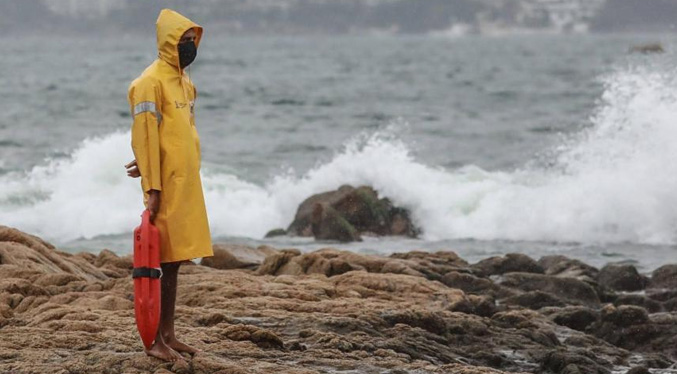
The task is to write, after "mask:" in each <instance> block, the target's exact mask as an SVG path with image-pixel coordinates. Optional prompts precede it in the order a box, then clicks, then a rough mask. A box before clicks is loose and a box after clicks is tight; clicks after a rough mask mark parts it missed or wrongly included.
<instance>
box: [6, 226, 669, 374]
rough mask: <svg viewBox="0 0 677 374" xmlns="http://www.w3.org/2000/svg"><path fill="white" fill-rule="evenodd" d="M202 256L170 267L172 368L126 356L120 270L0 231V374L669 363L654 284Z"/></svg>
mask: <svg viewBox="0 0 677 374" xmlns="http://www.w3.org/2000/svg"><path fill="white" fill-rule="evenodd" d="M215 249H218V251H216V252H217V256H215V258H213V259H211V260H210V261H205V265H209V266H203V265H192V266H188V265H186V266H182V268H181V275H180V278H179V291H178V300H177V318H176V329H177V333H178V336H179V337H180V338H181V339H183V340H184V341H185V342H186V343H189V344H191V345H194V346H195V347H197V348H199V349H200V350H201V352H200V353H198V354H196V355H195V356H193V357H190V356H187V355H186V356H185V362H181V363H174V364H172V363H164V362H161V361H160V360H157V359H155V358H151V357H148V356H146V355H145V354H144V353H143V351H142V345H141V342H140V339H139V338H138V336H137V333H136V327H135V323H134V303H133V285H132V280H131V276H130V275H131V259H130V258H129V257H119V256H117V255H115V254H114V253H112V252H110V251H101V252H100V253H99V254H98V255H94V254H88V253H81V254H77V255H73V254H68V253H64V252H60V251H58V250H57V249H55V248H54V247H53V246H51V245H50V244H49V243H45V242H44V241H42V240H40V239H39V238H36V237H33V236H30V235H28V234H25V233H22V232H20V231H17V230H12V229H9V228H6V227H2V226H0V373H17V374H23V373H46V372H50V373H51V372H53V373H60V374H61V373H63V374H65V373H73V374H76V373H110V374H117V373H209V374H215V373H219V374H224V373H301V374H304V373H308V374H310V373H379V374H380V373H388V374H402V373H412V374H414V373H416V374H427V373H460V374H500V373H543V374H551V373H557V374H559V373H568V374H572V373H573V374H575V373H585V374H587V373H624V372H627V371H629V370H634V372H640V373H641V372H646V370H651V372H654V373H656V372H658V373H667V372H669V371H656V370H658V369H660V370H663V369H665V368H667V367H669V366H671V365H674V364H675V360H676V359H677V357H676V356H675V350H674V347H675V346H677V338H676V337H677V313H673V312H670V311H668V308H667V307H666V305H668V304H670V303H671V302H672V300H673V299H674V298H675V297H677V293H675V292H674V291H673V290H672V289H671V288H670V287H669V285H670V284H669V283H666V282H669V280H666V279H665V278H666V277H665V276H664V275H663V273H661V272H655V273H654V278H656V279H650V280H649V282H648V284H650V285H659V287H656V288H653V289H651V290H652V291H651V292H647V293H646V295H644V294H628V293H625V292H623V291H617V290H616V289H615V288H613V289H612V288H611V287H609V286H608V284H607V285H606V286H601V285H600V283H602V281H601V279H600V278H601V277H600V276H599V275H600V274H603V273H604V271H602V272H600V271H599V270H598V269H595V268H592V267H590V266H588V265H585V264H583V263H581V262H580V261H576V260H571V259H567V258H562V257H561V256H555V257H552V256H551V257H550V258H545V259H541V260H539V261H535V260H534V259H530V258H528V257H526V256H523V255H508V256H504V257H501V258H494V259H490V260H489V261H484V262H480V263H478V264H472V265H471V264H468V263H467V262H466V261H464V260H463V259H461V258H459V257H458V256H457V255H456V254H455V253H453V252H450V251H441V252H436V253H428V252H409V253H399V254H393V255H391V256H389V257H379V256H367V255H361V254H357V253H351V252H345V251H339V250H335V249H323V250H319V251H315V252H311V253H301V252H300V251H298V250H293V249H288V250H276V249H274V248H270V247H262V248H249V247H241V246H233V245H225V244H224V245H217V246H216V247H215ZM605 271H607V272H608V271H610V270H609V269H606V270H605ZM624 274H628V272H625V271H623V272H621V271H619V274H618V275H619V278H621V279H623V278H624V277H625V275H624ZM656 275H657V276H656ZM611 278H612V279H615V277H614V276H613V274H612V276H611ZM621 288H625V287H621ZM671 292H672V293H671ZM635 296H637V297H635ZM638 297H639V298H638ZM607 299H608V300H612V301H609V302H607V301H605V300H607ZM642 370H645V371H642ZM665 370H670V369H665Z"/></svg>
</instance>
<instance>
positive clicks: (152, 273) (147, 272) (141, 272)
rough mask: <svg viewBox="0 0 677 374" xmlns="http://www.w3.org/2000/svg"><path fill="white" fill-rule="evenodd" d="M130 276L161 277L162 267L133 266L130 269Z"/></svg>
mask: <svg viewBox="0 0 677 374" xmlns="http://www.w3.org/2000/svg"><path fill="white" fill-rule="evenodd" d="M132 278H134V279H136V278H155V279H158V278H162V269H158V268H147V267H141V268H134V270H133V271H132Z"/></svg>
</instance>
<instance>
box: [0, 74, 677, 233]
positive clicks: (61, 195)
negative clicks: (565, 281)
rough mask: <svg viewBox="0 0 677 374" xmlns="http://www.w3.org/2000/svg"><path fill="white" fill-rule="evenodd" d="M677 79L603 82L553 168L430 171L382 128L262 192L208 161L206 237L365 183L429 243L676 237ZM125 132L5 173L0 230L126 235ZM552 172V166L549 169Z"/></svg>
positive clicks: (133, 195)
mask: <svg viewBox="0 0 677 374" xmlns="http://www.w3.org/2000/svg"><path fill="white" fill-rule="evenodd" d="M676 77H677V74H674V73H665V72H663V73H661V72H656V71H652V70H651V69H638V68H634V69H626V70H624V71H619V72H616V73H615V74H611V75H610V76H609V77H608V78H607V79H606V89H605V92H604V95H603V97H602V98H601V99H600V103H599V106H598V109H597V111H596V113H595V114H594V115H593V116H592V117H591V120H590V123H589V124H587V127H586V128H585V129H584V130H582V131H581V132H580V133H578V134H576V136H574V137H573V138H569V139H565V140H563V141H562V142H561V144H560V145H559V146H558V147H556V148H555V149H552V150H551V151H550V152H549V156H548V157H547V162H545V163H544V162H539V163H536V162H534V163H532V164H529V165H525V166H524V167H523V168H521V169H519V170H512V171H504V172H495V171H492V172H489V171H485V170H482V169H480V168H478V167H474V166H472V165H469V166H466V167H463V168H460V169H455V170H446V169H443V168H440V167H434V166H429V165H425V164H423V163H421V162H419V161H417V159H416V158H415V157H414V155H413V154H412V152H411V151H410V149H409V147H408V146H407V144H405V143H404V142H402V141H401V140H399V139H398V138H397V137H396V136H393V135H392V134H390V133H389V132H387V131H385V132H377V133H373V134H370V135H366V136H358V137H356V138H354V139H352V140H351V141H349V142H348V143H347V144H346V145H345V146H344V147H343V149H341V150H340V151H338V152H337V153H336V155H335V156H334V157H333V159H331V161H329V162H327V163H325V164H322V165H318V166H317V167H315V168H313V169H311V170H309V171H307V172H305V173H304V174H302V175H295V174H294V173H293V172H289V173H285V174H283V175H279V176H277V177H274V178H272V179H271V180H270V181H269V182H268V183H266V184H265V185H257V184H253V183H249V182H247V181H245V180H242V179H239V178H238V177H236V176H234V175H232V174H229V173H225V172H221V171H218V169H216V168H214V167H213V166H212V167H210V165H209V164H208V163H205V164H204V165H203V185H204V189H205V197H206V200H207V209H208V212H209V220H210V224H211V228H212V234H213V235H214V236H243V237H251V238H260V237H262V236H263V235H264V234H265V233H266V232H267V231H268V230H270V229H272V228H276V227H285V226H287V225H288V224H289V223H290V222H291V220H292V218H293V215H294V213H295V211H296V208H297V207H298V205H299V203H300V202H301V201H303V199H305V198H306V197H308V196H310V195H312V194H314V193H318V192H323V191H327V190H331V189H335V188H337V187H339V186H340V185H342V184H352V185H363V184H366V185H371V186H373V187H374V188H375V189H376V190H377V191H379V193H380V194H381V195H382V196H388V197H390V198H391V199H392V200H393V201H394V202H395V203H396V204H398V205H401V206H404V207H406V208H408V209H410V210H411V212H412V215H413V217H414V219H415V220H416V222H417V224H418V225H419V226H420V227H422V229H423V230H424V237H425V239H428V240H441V239H458V238H475V239H488V240H491V239H508V240H529V241H575V242H633V243H649V244H672V243H675V228H676V227H677V209H675V207H677V162H675V160H677V146H675V140H674V139H677V95H676V94H675V92H676V91H675V89H674V87H677V79H676ZM129 136H130V135H129V133H128V132H118V133H113V134H110V135H108V136H105V137H100V138H92V139H87V140H84V141H83V142H82V143H81V144H80V146H79V147H78V148H77V149H75V150H74V151H73V152H72V153H71V155H70V157H68V158H67V159H59V160H51V161H47V162H46V163H45V164H43V165H40V166H36V167H34V168H33V169H32V170H29V171H27V172H25V173H22V174H17V173H11V174H5V175H0V222H2V223H3V224H6V225H10V226H14V227H17V228H20V229H22V230H26V231H28V232H31V233H35V234H38V235H41V236H44V237H45V238H49V239H51V240H57V241H69V240H74V239H78V238H93V237H97V236H101V235H115V234H122V233H127V232H130V231H131V229H132V228H133V227H134V226H135V225H136V224H137V222H138V216H139V213H140V211H141V209H142V203H141V196H140V190H139V182H138V180H131V179H129V178H127V176H126V175H125V172H124V169H123V167H122V165H123V164H124V163H126V162H127V161H129V160H130V159H131V158H132V153H131V150H130V146H129ZM544 165H547V166H544Z"/></svg>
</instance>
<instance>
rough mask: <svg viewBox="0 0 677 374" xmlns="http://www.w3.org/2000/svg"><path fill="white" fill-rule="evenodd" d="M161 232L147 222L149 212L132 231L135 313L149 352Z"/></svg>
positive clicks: (156, 304)
mask: <svg viewBox="0 0 677 374" xmlns="http://www.w3.org/2000/svg"><path fill="white" fill-rule="evenodd" d="M161 276H162V269H161V268H160V232H159V231H158V229H157V227H155V226H153V224H152V223H150V211H149V210H145V211H144V212H143V214H142V215H141V225H140V226H139V227H137V228H136V229H134V272H133V273H132V278H133V279H134V314H135V315H136V327H137V328H138V330H139V335H140V336H141V340H142V341H143V345H144V346H145V347H146V349H150V347H151V346H152V344H153V340H155V335H156V334H157V329H158V325H159V324H160V277H161Z"/></svg>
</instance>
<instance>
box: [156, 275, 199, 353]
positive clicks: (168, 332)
mask: <svg viewBox="0 0 677 374" xmlns="http://www.w3.org/2000/svg"><path fill="white" fill-rule="evenodd" d="M180 266H181V263H180V262H170V263H166V264H162V274H163V275H162V317H161V318H160V329H159V330H160V332H161V333H162V339H163V340H164V342H165V343H166V344H167V345H168V346H169V347H170V348H172V349H174V350H175V351H177V352H185V353H188V354H191V355H192V354H195V353H197V352H199V351H198V350H197V349H195V348H193V347H191V346H189V345H187V344H184V343H182V342H180V341H179V340H177V339H176V334H175V332H174V309H175V306H176V288H177V283H178V275H179V267H180ZM165 290H167V292H166V293H165ZM165 302H166V307H165ZM165 317H166V318H165Z"/></svg>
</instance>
